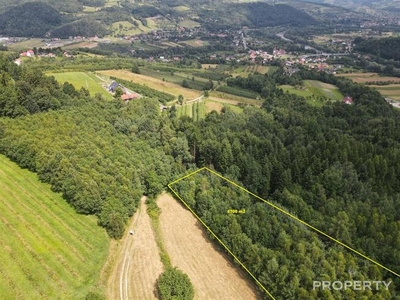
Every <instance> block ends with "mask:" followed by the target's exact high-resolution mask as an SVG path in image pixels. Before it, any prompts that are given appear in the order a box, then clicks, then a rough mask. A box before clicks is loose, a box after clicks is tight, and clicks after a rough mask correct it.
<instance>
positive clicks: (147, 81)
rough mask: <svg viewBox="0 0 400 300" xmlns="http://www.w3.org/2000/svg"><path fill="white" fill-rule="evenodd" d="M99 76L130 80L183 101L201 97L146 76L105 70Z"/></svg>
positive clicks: (195, 93) (175, 85)
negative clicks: (180, 97)
mask: <svg viewBox="0 0 400 300" xmlns="http://www.w3.org/2000/svg"><path fill="white" fill-rule="evenodd" d="M98 73H99V74H102V75H106V76H114V77H116V78H121V79H123V80H129V81H130V80H132V81H133V82H135V83H139V84H143V85H147V86H148V87H150V88H153V89H156V90H159V91H162V92H166V93H169V94H172V95H175V96H176V97H178V96H179V95H182V96H183V97H184V98H185V99H188V100H192V99H195V98H197V97H199V96H201V94H202V92H200V91H196V90H191V89H187V88H184V87H182V86H180V85H179V84H176V83H172V82H167V81H162V80H161V79H158V78H154V77H150V76H146V75H143V74H134V73H132V72H131V71H128V70H107V71H99V72H98Z"/></svg>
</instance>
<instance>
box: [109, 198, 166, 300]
mask: <svg viewBox="0 0 400 300" xmlns="http://www.w3.org/2000/svg"><path fill="white" fill-rule="evenodd" d="M144 202H145V198H144V197H143V198H142V202H141V207H140V209H139V210H138V211H137V212H136V214H135V215H134V217H133V219H132V221H131V223H130V225H129V228H128V230H127V232H126V233H125V236H124V237H123V238H122V240H121V241H120V243H121V244H120V245H119V247H118V254H116V260H115V266H114V268H113V270H112V273H111V275H110V277H109V279H108V284H107V298H108V299H112V300H118V299H119V300H128V299H129V300H136V299H137V300H139V299H140V300H147V299H157V297H156V296H155V283H156V280H157V278H158V277H159V276H160V274H161V273H162V271H163V265H162V263H161V260H160V256H159V254H158V248H157V244H156V241H155V238H154V233H153V230H152V228H151V224H150V218H149V216H148V214H147V213H146V204H145V203H144ZM130 230H133V232H134V233H133V235H130V234H129V231H130Z"/></svg>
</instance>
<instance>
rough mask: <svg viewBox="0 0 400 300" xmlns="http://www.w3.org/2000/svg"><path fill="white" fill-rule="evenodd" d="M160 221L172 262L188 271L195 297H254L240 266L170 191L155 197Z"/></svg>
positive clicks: (248, 298)
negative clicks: (212, 239) (223, 252)
mask: <svg viewBox="0 0 400 300" xmlns="http://www.w3.org/2000/svg"><path fill="white" fill-rule="evenodd" d="M157 204H158V206H159V207H160V208H161V216H160V224H161V232H162V235H163V239H164V244H165V247H166V250H167V252H168V254H169V256H170V258H171V262H172V265H173V266H174V267H175V266H176V267H178V268H179V269H180V270H182V271H183V272H185V273H186V274H188V275H189V277H190V279H191V281H192V283H193V286H194V289H195V299H199V300H200V299H201V300H203V299H237V300H241V299H246V300H250V299H257V297H256V293H255V291H254V286H252V285H251V284H250V283H248V282H247V281H246V280H245V279H244V276H243V272H242V270H239V267H234V266H233V265H232V264H231V263H230V262H229V261H228V259H227V257H226V256H225V254H222V253H221V252H219V251H218V250H217V247H215V246H214V245H213V244H212V243H211V242H210V241H209V239H208V237H207V234H206V232H205V230H204V228H203V226H202V225H201V224H200V222H198V221H197V219H196V218H195V217H194V216H193V215H192V213H191V212H190V211H188V210H187V209H185V208H184V207H183V206H182V205H181V204H180V203H178V202H177V201H176V200H175V199H173V198H172V197H171V196H170V195H168V194H166V193H164V194H162V195H161V196H160V197H159V198H158V202H157Z"/></svg>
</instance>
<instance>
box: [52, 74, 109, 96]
mask: <svg viewBox="0 0 400 300" xmlns="http://www.w3.org/2000/svg"><path fill="white" fill-rule="evenodd" d="M46 75H48V76H54V77H55V78H56V80H57V81H58V82H60V83H61V84H63V83H64V82H69V83H71V84H72V85H73V86H74V87H75V88H76V89H77V90H79V89H80V88H82V87H84V88H85V89H88V90H89V92H90V95H91V96H94V95H95V94H97V93H100V94H101V95H103V97H104V98H105V99H112V96H111V94H110V93H109V92H107V90H106V89H105V88H104V87H102V84H105V83H104V82H103V81H102V80H101V79H99V78H98V77H96V75H95V74H93V73H89V72H63V73H47V74H46Z"/></svg>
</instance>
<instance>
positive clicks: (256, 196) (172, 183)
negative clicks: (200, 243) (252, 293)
mask: <svg viewBox="0 0 400 300" xmlns="http://www.w3.org/2000/svg"><path fill="white" fill-rule="evenodd" d="M204 170H206V171H208V172H210V173H212V174H213V175H215V176H217V177H219V178H221V179H222V180H224V181H227V182H228V183H230V184H232V185H233V186H235V187H237V188H239V189H240V190H242V191H244V192H246V193H248V194H249V195H251V196H253V197H255V198H256V199H258V200H261V201H262V202H264V203H265V204H267V205H269V206H271V207H273V208H274V209H276V210H278V211H279V212H281V213H283V214H285V215H286V216H289V217H290V218H292V219H294V220H296V221H298V222H300V223H301V224H302V225H305V226H306V227H308V228H310V229H312V230H313V231H315V232H317V233H319V234H320V235H323V236H325V237H327V238H328V239H330V240H332V241H334V242H335V243H337V244H339V245H341V246H343V247H344V248H346V249H347V250H350V251H351V252H353V253H355V254H357V255H358V256H361V257H362V258H364V259H366V260H368V261H370V262H372V263H373V264H375V265H377V266H379V267H381V268H383V269H385V270H386V271H388V272H390V273H391V274H393V275H395V276H397V277H399V278H400V274H397V273H396V272H394V271H392V270H391V269H389V268H387V267H385V266H384V265H382V264H380V263H379V262H377V261H375V260H373V259H371V258H370V257H368V256H366V255H364V254H362V253H360V252H359V251H357V250H355V249H353V248H352V247H350V246H348V245H346V244H344V243H342V242H341V241H339V240H337V239H335V238H333V237H332V236H330V235H329V234H327V233H325V232H323V231H321V230H319V229H318V228H316V227H314V226H312V225H310V224H309V223H307V222H305V221H303V220H301V219H299V218H297V217H296V216H294V215H292V214H291V213H289V212H287V211H286V210H284V209H282V208H280V207H279V206H276V205H274V204H273V203H271V202H269V201H267V200H265V199H263V198H261V197H260V196H258V195H256V194H254V193H252V192H250V191H248V190H247V189H245V188H244V187H242V186H240V185H238V184H236V183H235V182H233V181H231V180H229V179H227V178H225V177H223V176H222V175H220V174H219V173H217V172H215V171H213V170H211V169H209V168H207V167H203V168H200V169H198V170H196V171H194V172H191V173H189V174H187V175H185V176H183V177H181V178H179V179H177V180H175V181H173V182H171V183H169V184H168V188H169V189H170V190H171V191H172V192H173V194H174V195H175V196H176V197H177V198H178V199H179V200H181V201H182V203H183V204H184V205H185V206H186V207H187V208H188V209H189V210H190V212H191V213H192V214H193V215H194V216H195V217H196V218H197V219H198V220H199V221H200V222H201V223H202V224H203V225H204V226H205V227H206V229H207V230H208V231H209V232H210V233H211V234H212V235H213V236H214V237H215V238H216V240H217V241H218V242H219V243H220V244H221V245H222V246H223V247H224V248H225V249H226V250H227V251H228V252H229V253H230V254H231V255H232V256H233V257H234V258H235V260H237V261H238V263H239V264H240V265H241V266H242V267H243V268H244V269H245V270H246V271H247V272H248V273H249V275H250V276H251V277H252V278H253V279H254V280H255V281H256V282H257V283H258V284H259V286H260V287H261V288H262V289H263V290H264V291H265V292H266V293H267V294H268V296H270V297H271V298H272V299H275V298H274V297H273V296H272V295H271V294H270V292H269V291H268V290H267V289H266V288H265V287H264V286H263V285H262V284H261V283H260V282H259V280H258V279H257V278H256V277H255V276H254V275H253V274H252V273H251V272H250V271H249V270H248V269H247V267H246V266H245V265H244V264H243V263H242V262H241V261H240V260H239V259H238V258H237V257H236V256H235V254H234V253H232V251H231V250H230V249H229V248H228V247H227V246H226V245H225V244H224V243H223V242H222V241H221V240H220V239H219V238H218V236H217V235H216V234H215V233H214V232H213V231H212V230H211V229H210V228H209V227H208V226H207V224H205V223H204V222H203V220H202V219H201V218H200V217H199V216H198V215H197V214H196V213H195V212H194V211H193V210H192V209H191V207H190V206H189V205H188V204H187V203H186V202H185V200H183V199H182V198H181V197H180V195H179V194H178V192H176V191H175V190H174V189H173V188H172V185H174V184H176V183H177V182H179V181H181V180H184V179H186V178H188V177H190V176H192V175H194V174H196V173H199V172H201V171H204Z"/></svg>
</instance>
